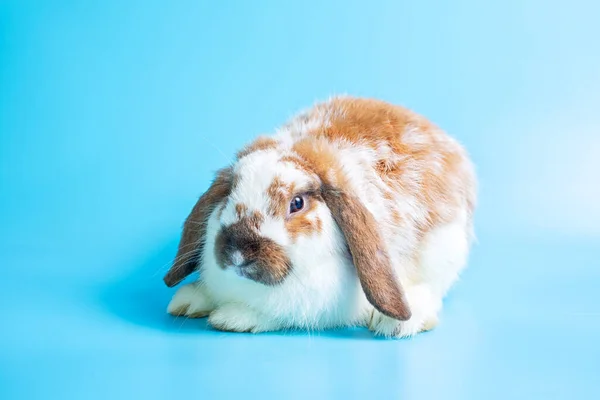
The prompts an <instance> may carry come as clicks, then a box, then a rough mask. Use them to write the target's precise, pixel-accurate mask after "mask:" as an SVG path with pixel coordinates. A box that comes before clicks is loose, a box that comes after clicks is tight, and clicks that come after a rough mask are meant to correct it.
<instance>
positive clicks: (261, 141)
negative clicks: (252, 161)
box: [237, 136, 278, 160]
mask: <svg viewBox="0 0 600 400" xmlns="http://www.w3.org/2000/svg"><path fill="white" fill-rule="evenodd" d="M277 144H278V142H277V141H276V140H275V139H273V138H270V137H266V136H261V137H259V138H257V139H256V140H254V141H253V142H252V143H250V144H249V145H248V146H246V147H244V148H243V149H242V150H240V151H239V152H238V153H237V159H238V160H239V159H241V158H244V157H246V156H247V155H248V154H251V153H254V152H255V151H260V150H268V149H274V148H275V147H277Z"/></svg>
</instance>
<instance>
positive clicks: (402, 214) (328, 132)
mask: <svg viewBox="0 0 600 400" xmlns="http://www.w3.org/2000/svg"><path fill="white" fill-rule="evenodd" d="M476 186H477V182H476V176H475V171H474V166H473V164H472V162H471V160H470V158H469V156H468V154H467V152H466V150H465V149H464V148H463V147H462V145H461V144H459V143H458V142H457V141H456V140H455V139H454V138H452V137H450V136H449V135H448V134H446V133H445V132H444V131H442V130H440V129H439V128H438V127H437V126H436V125H434V124H433V123H431V122H429V121H428V120H427V119H425V118H424V117H422V116H420V115H418V114H416V113H414V112H413V111H410V110H408V109H406V108H404V107H401V106H399V105H394V104H391V103H388V102H385V101H382V100H377V99H372V98H362V97H353V96H335V97H332V98H330V99H329V100H327V101H323V102H318V103H316V104H315V105H314V106H313V107H312V108H310V109H308V110H306V111H304V112H301V113H299V114H298V115H297V116H296V117H294V118H292V119H291V120H290V121H289V122H288V123H286V124H285V125H283V126H281V127H280V128H278V129H276V131H275V132H274V134H273V135H271V136H259V137H258V138H257V139H256V140H255V141H253V142H252V143H250V144H249V145H248V146H246V147H245V148H243V149H242V150H241V151H240V152H239V153H238V154H237V156H236V159H235V161H234V162H233V163H232V165H229V166H227V167H226V168H223V169H221V170H219V171H218V172H217V174H216V177H215V179H214V181H213V182H212V184H211V185H210V187H209V188H208V190H207V191H206V192H205V193H204V194H203V195H202V196H201V197H200V199H199V200H198V202H197V203H196V205H195V206H194V207H193V209H192V211H191V213H190V215H189V216H188V217H187V219H186V221H185V223H184V226H183V232H182V236H181V240H180V243H179V248H178V253H177V256H176V258H175V260H174V262H173V264H172V267H171V269H170V270H169V271H168V273H167V274H166V276H165V277H164V282H165V283H166V285H167V286H169V287H173V286H175V285H177V284H179V283H180V282H181V281H182V280H183V279H184V278H186V277H187V276H188V275H190V274H191V273H193V272H194V271H199V280H198V281H196V282H193V283H190V284H186V285H184V286H182V287H181V288H179V289H178V291H177V292H176V293H175V294H174V296H173V298H172V300H171V302H170V303H169V305H168V307H167V312H168V313H170V314H172V315H177V316H179V315H185V316H188V317H206V316H208V322H209V324H210V325H211V326H212V327H213V328H215V329H217V330H223V331H233V332H253V333H258V332H265V331H277V330H286V329H307V330H320V329H330V328H336V327H357V326H363V327H368V328H369V329H370V330H371V331H372V332H374V334H375V335H380V336H384V337H389V338H403V337H412V336H414V335H416V334H417V333H419V332H423V331H427V330H430V329H432V328H434V327H435V326H436V325H437V324H438V321H439V314H440V311H441V308H442V303H443V299H444V297H445V295H446V294H447V292H448V290H449V289H450V288H451V287H452V286H453V284H454V283H455V282H456V281H457V279H458V278H459V275H460V273H461V271H463V269H464V268H465V266H466V264H467V261H468V255H469V252H470V249H471V247H472V243H473V241H474V229H473V213H474V209H475V207H476V195H477V193H476V192H477V187H476Z"/></svg>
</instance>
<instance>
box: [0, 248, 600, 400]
mask: <svg viewBox="0 0 600 400" xmlns="http://www.w3.org/2000/svg"><path fill="white" fill-rule="evenodd" d="M56 257H57V258H56V259H50V260H49V259H48V258H47V256H40V255H30V256H28V255H22V254H21V255H18V257H17V258H14V259H8V260H6V259H4V260H3V264H4V265H6V263H7V262H8V263H9V265H10V264H13V263H14V264H15V265H16V264H18V266H19V267H20V268H21V269H22V270H23V271H26V270H28V269H29V271H30V272H32V273H35V275H36V276H37V279H31V278H29V279H27V278H25V277H22V275H21V273H19V272H17V271H13V273H14V274H17V275H18V276H17V277H15V278H18V279H14V280H13V279H10V278H13V276H9V277H8V278H9V279H6V277H4V279H3V280H2V281H0V290H1V291H2V298H3V303H2V304H3V307H4V308H5V309H4V316H3V319H4V323H3V324H4V330H5V331H4V333H3V336H4V337H3V340H2V343H1V347H0V349H1V350H2V354H3V357H2V366H3V368H2V370H1V372H2V374H1V376H2V381H1V384H0V388H1V389H0V398H3V399H28V398H36V399H37V398H60V399H82V398H86V399H92V398H93V399H96V398H97V399H102V398H111V399H115V398H190V397H193V398H206V399H213V398H251V399H254V398H256V399H260V398H265V399H267V398H286V399H287V398H289V399H304V398H315V399H338V398H339V399H342V398H381V399H383V398H403V399H433V398H445V399H507V398H510V399H534V398H536V399H537V398H539V399H542V398H543V399H583V398H590V399H592V398H598V397H599V396H600V384H599V381H598V371H599V370H600V347H599V346H598V338H599V337H600V314H599V313H598V310H599V309H598V304H600V292H599V291H598V287H597V283H598V281H599V280H600V268H598V248H597V245H594V244H590V245H589V246H588V245H583V244H570V245H565V244H562V245H561V244H557V243H548V242H545V243H539V242H535V241H531V242H520V243H516V242H511V241H503V240H500V239H498V238H496V239H490V240H489V241H486V242H484V243H480V244H479V245H478V247H477V248H476V249H475V251H474V253H473V257H472V263H471V266H470V269H469V270H468V272H466V273H465V275H464V277H463V279H462V280H461V282H460V284H459V285H458V286H456V288H455V290H454V291H453V292H452V293H451V295H450V296H449V297H448V299H447V301H446V306H445V310H444V313H443V316H442V323H441V325H440V326H439V327H438V328H437V329H436V330H434V331H432V332H429V333H425V334H422V335H419V336H417V337H416V338H414V339H412V340H385V339H377V338H374V337H373V336H372V335H371V334H370V332H369V331H367V330H365V329H348V330H341V331H326V332H310V333H306V332H288V333H269V334H260V335H251V334H229V333H221V332H216V331H213V330H211V329H210V328H209V327H207V324H206V322H205V320H185V319H182V318H172V317H170V316H167V315H166V314H165V313H164V308H165V306H166V304H167V301H168V300H169V296H170V293H171V291H170V290H167V289H166V288H164V287H162V284H161V282H160V279H159V276H156V275H154V272H156V269H157V265H162V264H163V263H165V262H168V261H169V260H168V257H166V254H158V255H157V256H156V257H155V258H151V259H149V260H148V262H147V263H144V264H143V265H140V266H139V268H138V269H137V270H134V271H132V272H131V273H130V272H129V271H128V272H123V273H117V274H116V276H115V277H114V279H110V280H107V281H105V282H99V281H97V279H96V278H95V277H94V276H93V275H94V274H93V273H89V274H88V273H86V272H85V271H82V272H81V273H79V274H76V275H77V276H65V275H64V274H63V275H61V274H60V273H58V274H57V273H56V272H57V271H60V268H61V265H62V268H64V267H65V265H63V263H67V264H69V263H77V264H79V263H80V261H82V260H77V259H75V260H60V255H57V256H56ZM76 258H77V257H76ZM84 260H85V262H83V263H81V265H71V267H72V268H74V269H75V268H82V269H87V271H88V272H91V271H92V270H93V269H95V268H99V267H100V266H99V265H95V263H94V262H93V260H90V259H84ZM31 265H35V266H36V268H35V269H34V270H31V269H30V266H31ZM124 269H125V270H126V269H127V268H124ZM23 275H26V274H25V273H23ZM57 275H58V276H57ZM7 282H8V283H7Z"/></svg>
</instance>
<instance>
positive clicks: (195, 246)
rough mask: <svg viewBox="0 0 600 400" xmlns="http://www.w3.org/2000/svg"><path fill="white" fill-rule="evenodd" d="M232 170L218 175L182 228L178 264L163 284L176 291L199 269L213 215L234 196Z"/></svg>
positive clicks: (176, 261) (221, 171)
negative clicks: (210, 216) (176, 287)
mask: <svg viewBox="0 0 600 400" xmlns="http://www.w3.org/2000/svg"><path fill="white" fill-rule="evenodd" d="M231 182H232V172H231V168H224V169H222V170H220V171H218V172H217V176H216V177H215V179H214V180H213V182H212V184H211V185H210V187H209V188H208V190H207V191H206V192H205V193H204V194H203V195H202V196H201V197H200V199H199V200H198V202H197V203H196V205H195V206H194V208H193V209H192V212H191V213H190V215H189V216H188V217H187V219H186V221H185V223H184V225H183V233H182V234H181V239H180V241H179V249H178V251H177V256H176V257H175V261H174V262H173V265H172V266H171V269H170V270H169V272H168V273H167V274H166V275H165V277H164V278H163V280H164V281H165V283H166V285H167V286H169V287H173V286H175V285H177V284H178V283H179V282H181V281H182V280H183V279H185V277H187V276H188V275H190V274H191V273H192V272H194V271H195V270H196V269H197V267H198V260H199V257H200V255H201V254H202V252H203V251H204V242H203V240H202V238H203V237H204V236H205V235H206V225H207V220H208V217H209V215H210V213H211V212H212V211H213V210H214V208H215V206H216V205H217V204H218V203H219V202H221V201H222V200H223V199H225V198H226V197H227V196H229V193H230V192H231Z"/></svg>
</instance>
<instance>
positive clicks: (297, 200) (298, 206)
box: [290, 196, 304, 214]
mask: <svg viewBox="0 0 600 400" xmlns="http://www.w3.org/2000/svg"><path fill="white" fill-rule="evenodd" d="M302 208H304V199H303V198H302V196H296V197H294V198H293V199H292V201H291V202H290V214H293V213H295V212H298V211H300V210H302Z"/></svg>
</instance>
